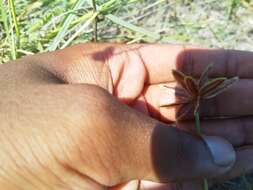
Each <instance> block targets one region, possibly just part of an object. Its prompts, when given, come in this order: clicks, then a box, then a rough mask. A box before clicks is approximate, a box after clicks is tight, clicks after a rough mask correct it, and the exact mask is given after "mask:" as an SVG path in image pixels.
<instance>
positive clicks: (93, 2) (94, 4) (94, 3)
mask: <svg viewBox="0 0 253 190" xmlns="http://www.w3.org/2000/svg"><path fill="white" fill-rule="evenodd" d="M92 5H93V12H94V14H95V13H96V12H97V5H96V0H92ZM97 28H98V19H97V17H96V18H95V20H94V31H93V40H94V42H96V41H97V39H98V35H97V30H98V29H97Z"/></svg>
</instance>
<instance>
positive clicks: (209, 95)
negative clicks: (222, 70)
mask: <svg viewBox="0 0 253 190" xmlns="http://www.w3.org/2000/svg"><path fill="white" fill-rule="evenodd" d="M238 79H239V78H238V77H233V78H230V79H227V80H225V81H224V82H223V83H222V84H220V85H219V86H218V87H217V88H215V89H213V90H212V91H210V92H208V93H207V94H205V95H204V96H203V98H204V99H211V98H213V97H215V96H217V95H219V94H220V93H222V92H223V91H225V90H227V89H228V88H229V87H231V86H232V85H233V84H234V83H235V82H236V81H238Z"/></svg>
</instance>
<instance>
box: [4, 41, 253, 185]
mask: <svg viewBox="0 0 253 190" xmlns="http://www.w3.org/2000/svg"><path fill="white" fill-rule="evenodd" d="M183 50H184V51H183ZM212 54H213V56H211V55H212ZM186 55H190V56H191V57H190V58H191V59H188V58H189V56H186ZM224 55H225V51H223V50H212V51H210V50H198V49H192V48H188V49H187V48H182V47H180V46H165V45H134V46H125V45H112V44H106V45H97V44H85V45H79V46H74V47H71V48H67V49H65V50H61V51H58V52H54V53H49V54H42V55H35V56H31V57H26V58H23V59H21V60H18V61H16V64H9V65H8V64H7V65H4V66H1V69H2V70H1V71H2V72H1V73H3V75H2V79H1V86H2V87H3V89H5V90H4V93H3V94H2V96H3V97H1V98H2V99H4V100H5V102H6V105H7V106H4V104H3V105H2V106H1V107H3V108H6V109H7V108H10V107H11V106H10V102H14V103H13V104H11V105H12V106H15V105H16V106H15V107H14V108H17V107H18V108H20V109H19V110H20V113H19V115H20V118H18V119H17V118H16V117H14V116H15V115H17V113H15V112H14V113H13V111H12V112H11V113H12V114H13V115H14V116H13V117H12V119H11V120H10V121H12V123H14V124H13V126H14V127H13V128H11V129H12V131H10V130H11V129H10V128H9V127H7V126H9V125H10V124H9V123H8V122H6V123H5V125H3V126H2V127H1V128H2V129H3V131H4V133H3V134H4V135H3V134H2V136H3V138H1V139H3V140H2V141H3V142H13V141H12V140H11V139H15V140H16V139H19V140H20V141H17V142H15V143H12V144H13V145H16V146H17V147H18V148H16V149H17V151H14V153H13V154H14V155H15V154H18V155H20V156H17V157H21V158H20V159H19V160H18V162H17V166H19V167H20V164H21V165H25V164H24V163H22V162H24V160H25V159H24V158H23V157H24V155H23V154H25V151H21V150H20V148H19V147H22V144H25V145H26V146H28V145H29V144H30V143H31V142H33V143H32V144H31V145H30V146H28V148H27V149H28V150H33V151H32V154H31V155H29V154H28V155H25V157H28V158H30V157H31V158H33V159H35V163H34V165H32V164H30V165H29V166H30V167H28V169H27V171H25V172H22V174H21V175H20V176H21V179H20V178H19V179H20V181H21V182H23V181H25V180H24V179H23V178H28V181H30V180H31V181H33V182H34V183H35V184H36V183H38V184H39V182H36V181H42V182H43V181H44V182H45V181H48V179H51V183H50V182H49V183H48V185H49V186H50V185H52V184H57V182H58V183H59V184H65V185H66V186H67V185H68V186H71V185H72V186H73V188H75V186H74V185H73V184H79V185H83V186H84V187H83V188H86V189H87V188H90V187H92V188H90V189H95V188H103V187H105V186H112V185H116V184H118V183H122V182H125V181H129V180H130V179H147V180H153V181H158V182H159V181H160V182H169V181H173V180H180V181H182V180H189V179H199V178H200V177H204V176H206V177H209V176H218V175H219V174H221V173H224V172H225V171H227V170H229V169H230V168H231V167H232V165H233V163H234V160H233V159H234V158H233V151H232V150H231V147H230V146H229V144H227V143H226V142H224V141H223V140H221V139H219V140H216V141H215V142H216V143H217V144H220V146H221V147H223V148H222V149H221V151H222V152H223V151H227V152H228V154H225V155H224V156H222V158H223V159H224V160H223V161H224V163H226V164H225V165H224V166H223V167H220V166H218V165H217V164H214V162H213V157H212V156H211V155H210V149H209V148H208V146H205V145H206V144H205V143H204V141H203V140H202V139H200V138H198V137H195V136H192V135H190V134H189V133H184V132H182V131H180V130H177V129H175V128H171V127H166V125H165V124H164V123H161V122H159V121H157V120H153V119H151V118H150V117H147V116H145V115H143V114H140V113H139V112H136V111H134V110H133V109H130V108H129V107H127V106H123V105H122V104H120V103H119V102H117V100H115V99H114V98H112V97H111V96H110V95H108V94H107V93H106V92H105V91H104V90H101V89H100V88H98V87H96V86H90V85H87V84H95V85H97V86H101V87H104V88H105V89H107V90H108V91H109V92H111V93H112V94H113V95H115V96H116V97H118V99H119V100H120V101H122V102H124V103H127V104H129V105H131V106H133V107H134V108H136V109H139V110H141V111H142V112H144V113H146V114H151V115H152V116H153V117H154V118H157V119H162V120H166V121H173V120H174V119H175V114H176V113H175V111H176V110H175V109H166V108H160V106H159V105H160V101H167V100H168V98H166V97H169V98H170V99H169V100H171V99H172V101H173V97H175V95H174V96H173V93H170V96H168V92H167V90H165V89H164V88H162V86H163V85H161V84H162V83H168V82H173V78H172V76H171V69H172V68H179V69H183V70H184V72H188V73H189V68H188V66H189V65H192V64H189V63H188V64H186V63H187V61H189V60H190V61H192V62H191V63H194V64H195V65H200V64H201V66H204V65H203V64H204V63H203V62H201V60H204V59H205V58H206V57H209V56H210V58H212V59H214V60H213V62H215V63H217V64H216V65H215V68H214V70H213V74H212V75H213V76H215V75H224V73H222V69H221V67H222V65H224V63H223V60H224V58H226V57H225V56H224ZM239 55H240V57H239ZM231 56H232V57H233V56H235V57H236V58H237V59H235V60H236V61H237V62H238V63H240V64H241V63H245V64H244V65H243V66H244V67H243V66H242V67H240V72H241V73H239V74H238V75H239V76H240V77H243V76H245V75H246V77H248V78H250V77H249V76H250V70H249V69H247V68H246V65H248V67H249V64H247V61H248V60H250V58H251V57H252V55H251V54H250V53H247V52H234V53H231ZM231 56H230V57H231ZM187 57H188V58H187ZM158 58H159V59H158ZM216 59H217V60H216ZM239 59H241V61H240V60H239ZM209 60H210V59H209ZM232 60H233V59H232ZM235 60H234V61H235ZM210 61H211V60H210ZM30 63H33V64H30ZM105 63H106V64H105ZM234 63H235V62H234ZM228 65H232V66H228V68H229V67H232V68H233V65H234V64H233V63H232V62H230V63H229V64H228ZM194 68H195V67H194ZM196 68H197V69H201V68H200V66H199V67H198V66H196ZM11 71H13V72H11ZM108 71H109V72H108ZM193 71H194V72H195V74H196V75H199V73H200V71H201V70H196V69H194V70H193ZM245 71H247V72H245ZM17 73H18V74H17ZM91 73H92V74H91ZM228 75H229V76H230V75H231V73H228ZM110 79H111V80H110ZM14 81H15V82H14ZM63 82H66V83H72V84H73V83H84V84H83V85H64V84H61V85H59V84H60V83H63ZM243 82H245V81H243ZM11 84H15V85H11ZM245 84H246V83H243V84H242V83H241V81H240V82H239V83H238V84H237V85H235V86H234V87H233V88H231V89H230V90H228V91H227V92H225V93H224V94H223V95H220V96H219V97H217V98H216V100H217V99H219V98H221V97H222V96H225V94H226V93H228V92H231V91H232V90H235V88H238V85H239V87H240V88H242V87H244V86H245ZM12 92H13V93H12ZM14 92H15V93H14ZM17 92H18V93H17ZM233 95H234V94H233ZM249 95H250V92H245V95H241V96H245V97H246V96H249ZM73 97H75V99H73ZM14 100H15V101H14ZM236 100H237V99H236ZM237 101H238V100H237ZM17 105H18V106H17ZM211 105H212V106H211V107H214V106H213V104H211ZM222 105H223V104H222ZM215 106H216V107H217V106H219V105H218V104H215ZM227 106H231V105H229V104H228V105H227ZM203 108H204V109H203V110H205V111H204V112H203V113H202V115H203V116H204V115H208V116H212V115H214V114H216V113H217V112H214V111H212V109H213V108H212V109H211V108H209V107H208V109H206V107H205V106H203ZM241 109H244V112H242V111H241V110H236V111H234V112H232V113H231V112H230V113H227V112H226V110H221V111H220V112H218V113H219V115H226V116H238V115H239V114H240V113H242V114H241V115H240V116H245V115H250V107H248V108H247V107H246V108H245V107H243V108H241ZM2 110H4V109H2ZM13 110H17V111H18V109H13ZM227 110H229V111H231V109H230V108H228V109H227ZM8 111H9V112H10V110H4V113H9V112H8ZM17 111H16V112H17ZM63 113H65V114H63ZM98 115H101V116H100V117H98ZM56 116H57V117H56ZM59 116H61V117H60V118H58V117H59ZM214 116H217V115H214ZM13 118H15V119H13ZM241 120H244V119H243V118H241ZM7 121H9V120H8V119H7ZM10 121H9V122H10ZM231 121H233V120H231V119H230V120H221V119H219V120H215V121H213V120H212V121H208V122H205V123H203V124H202V126H203V127H204V131H205V133H206V134H209V135H210V134H211V135H213V134H215V135H218V136H223V137H224V138H226V139H227V140H229V141H230V142H231V143H233V144H234V145H235V146H240V147H243V146H244V145H246V144H247V145H250V143H248V142H250V139H252V138H250V134H251V133H252V131H250V130H251V129H250V127H249V126H248V125H247V126H248V127H246V126H244V127H245V128H246V129H247V130H248V131H247V134H248V135H249V136H248V137H247V138H244V137H242V138H241V139H240V138H238V137H237V139H235V138H234V135H235V134H236V133H234V132H233V131H232V130H231V131H229V133H228V132H226V131H227V128H228V127H230V126H232V127H231V129H234V130H240V129H241V128H242V126H241V125H240V124H241V123H240V122H238V123H237V124H236V123H232V124H233V125H232V124H231V123H230V122H231ZM247 121H248V123H250V118H249V119H248V120H247ZM18 126H26V128H24V129H25V130H26V131H27V133H28V137H29V138H26V136H27V135H24V134H23V133H22V131H20V130H18V129H19V128H21V129H23V128H22V127H18ZM185 126H186V127H185ZM188 126H189V127H188ZM190 126H192V122H183V123H180V125H179V127H181V128H184V129H187V130H190V129H191V127H190ZM229 129H230V128H229ZM6 134H8V135H6ZM42 134H44V135H42ZM237 134H238V135H240V136H242V135H245V134H246V133H245V132H243V131H241V132H239V133H237ZM240 136H239V137H240ZM15 137H16V138H15ZM17 137H18V138H17ZM57 137H58V138H57ZM6 139H8V140H6ZM31 139H32V140H31ZM87 139H88V140H87ZM92 139H95V140H94V144H93V143H92V142H93V140H92ZM4 140H5V141H4ZM24 141H25V142H24ZM51 141H52V142H54V143H48V142H51ZM55 141H56V142H55ZM242 141H244V142H242ZM18 142H19V143H18ZM245 142H247V143H245ZM133 143H134V144H133ZM20 144H21V145H20ZM27 144H28V145H27ZM68 144H70V145H71V146H70V147H66V148H64V147H65V146H66V145H68ZM44 145H47V147H49V149H50V153H48V152H45V151H44V150H42V149H41V147H42V146H44ZM53 145H55V146H53ZM60 145H61V146H60ZM64 145H65V146H64ZM2 146H3V145H2ZM59 146H60V147H59ZM68 146H69V145H68ZM5 147H7V148H5ZM80 147H81V150H80V152H79V153H76V152H77V151H79V149H80ZM178 147H180V148H181V150H182V155H181V154H180V156H179V158H178V154H177V152H178ZM189 147H194V148H189ZM4 148H5V149H6V150H8V151H7V152H13V148H11V150H9V149H8V148H9V146H3V149H4ZM106 150H110V151H111V152H108V151H106ZM215 150H216V149H215ZM60 152H63V153H64V154H60ZM52 155H53V156H52ZM76 155H81V156H80V157H85V158H86V159H77V158H76V157H77V156H76ZM118 155H120V156H118ZM132 155H134V156H132ZM197 155H198V156H197ZM229 155H230V156H229ZM251 155H252V150H251V149H250V148H247V149H243V150H239V151H237V160H236V164H235V166H234V169H232V170H231V171H230V172H229V173H228V174H226V175H225V176H221V178H220V179H222V178H230V177H234V176H237V175H240V174H241V173H242V170H243V169H245V168H247V169H249V171H250V170H251V169H252V160H250V159H249V158H250V156H251ZM12 156H13V155H8V154H7V155H6V157H7V158H6V159H10V157H12ZM38 157H39V158H40V159H37V160H36V158H38ZM52 157H53V158H52ZM251 157H252V156H251ZM14 158H16V156H14ZM94 158H101V160H96V159H94ZM87 160H88V163H87ZM92 160H94V161H93V162H91V161H92ZM59 161H60V162H59ZM85 161H86V162H85ZM20 162H21V163H20ZM40 162H42V163H40ZM25 163H26V162H25ZM38 163H39V166H40V167H35V166H36V164H37V165H38ZM48 163H51V164H50V165H48ZM26 164H27V163H26ZM113 165H114V168H113V167H112V166H113ZM7 166H8V165H7ZM7 166H6V168H7V169H8V170H9V168H10V166H8V167H7ZM41 166H43V167H41ZM44 166H46V168H48V167H49V166H53V167H52V168H53V169H51V168H49V170H45V167H44ZM62 166H64V167H63V169H62ZM66 166H67V169H66ZM179 166H180V167H181V169H178V167H179ZM190 166H194V167H191V170H190V171H189V170H188V172H187V170H186V169H187V168H189V167H190ZM6 168H3V169H6ZM11 168H12V167H11ZM14 168H15V167H14ZM17 168H18V167H16V170H12V172H10V173H11V174H12V175H14V174H13V173H15V172H16V171H19V170H18V169H17ZM59 168H60V169H59ZM105 168H109V169H105ZM243 171H245V170H243ZM26 172H28V173H32V174H33V173H35V175H32V177H31V175H30V177H29V175H26ZM54 172H56V174H55V175H56V177H57V176H58V178H57V179H58V180H61V182H59V181H57V179H55V178H54V179H53V178H50V177H51V176H52V175H53V174H54ZM38 173H40V174H41V173H43V174H44V175H40V176H39V177H38V176H37V175H38ZM77 174H78V175H77ZM79 174H80V175H79ZM59 175H60V178H59ZM8 176H11V175H8ZM24 176H25V177H24ZM35 176H37V177H35ZM108 176H110V178H109V177H108ZM34 178H35V179H34ZM37 178H38V179H37ZM62 178H63V179H62ZM108 178H109V179H108ZM220 179H219V180H220ZM22 180H23V181H22ZM3 181H4V180H3ZM49 181H50V180H49ZM23 183H24V184H25V182H23ZM23 183H21V184H23ZM189 183H191V182H186V183H185V184H189ZM46 184H47V183H46ZM143 184H144V183H143ZM44 185H45V184H44ZM144 185H145V184H144ZM144 185H143V186H144ZM170 185H171V184H168V185H167V186H170ZM193 185H197V183H195V184H193ZM68 186H67V187H68ZM158 186H161V185H158ZM51 188H55V186H53V187H51ZM189 188H190V187H189V186H188V188H187V189H189ZM30 189H32V185H31V188H30ZM76 189H77V187H76ZM195 189H196V188H195Z"/></svg>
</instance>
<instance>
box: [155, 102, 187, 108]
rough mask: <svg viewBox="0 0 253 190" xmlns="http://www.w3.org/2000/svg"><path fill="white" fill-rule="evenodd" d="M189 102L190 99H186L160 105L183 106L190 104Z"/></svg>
mask: <svg viewBox="0 0 253 190" xmlns="http://www.w3.org/2000/svg"><path fill="white" fill-rule="evenodd" d="M188 103H190V101H189V100H184V101H180V102H175V103H171V104H164V105H161V106H160V107H175V106H181V105H184V104H188Z"/></svg>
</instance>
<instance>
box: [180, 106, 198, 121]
mask: <svg viewBox="0 0 253 190" xmlns="http://www.w3.org/2000/svg"><path fill="white" fill-rule="evenodd" d="M192 109H194V107H193V104H192V103H189V104H184V105H182V106H181V107H180V108H179V109H178V111H177V114H176V120H177V121H180V120H182V119H184V118H186V117H187V115H190V114H191V110H192Z"/></svg>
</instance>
